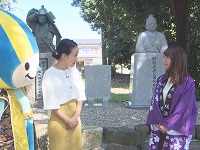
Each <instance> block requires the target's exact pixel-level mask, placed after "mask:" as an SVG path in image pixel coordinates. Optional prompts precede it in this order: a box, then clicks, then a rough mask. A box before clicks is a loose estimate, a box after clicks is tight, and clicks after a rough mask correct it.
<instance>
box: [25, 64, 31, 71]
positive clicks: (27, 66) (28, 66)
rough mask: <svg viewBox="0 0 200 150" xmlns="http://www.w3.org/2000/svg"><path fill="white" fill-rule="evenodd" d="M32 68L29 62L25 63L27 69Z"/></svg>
mask: <svg viewBox="0 0 200 150" xmlns="http://www.w3.org/2000/svg"><path fill="white" fill-rule="evenodd" d="M29 68H30V65H29V63H28V62H26V63H25V69H26V70H28V69H29Z"/></svg>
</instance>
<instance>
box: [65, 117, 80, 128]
mask: <svg viewBox="0 0 200 150" xmlns="http://www.w3.org/2000/svg"><path fill="white" fill-rule="evenodd" d="M78 123H79V122H78V118H77V117H74V116H72V117H71V118H70V120H69V121H68V123H67V125H66V129H67V130H70V129H73V128H76V127H77V125H78Z"/></svg>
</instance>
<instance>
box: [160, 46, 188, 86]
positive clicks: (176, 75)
mask: <svg viewBox="0 0 200 150" xmlns="http://www.w3.org/2000/svg"><path fill="white" fill-rule="evenodd" d="M164 55H165V56H167V57H170V58H171V65H170V67H169V69H166V72H165V76H164V80H165V81H167V80H168V78H169V77H171V82H173V83H174V84H176V85H180V84H181V83H182V82H183V81H184V79H185V77H186V76H187V75H188V73H187V55H186V53H185V50H184V49H183V48H182V47H180V46H171V47H169V48H167V49H166V50H165V51H164Z"/></svg>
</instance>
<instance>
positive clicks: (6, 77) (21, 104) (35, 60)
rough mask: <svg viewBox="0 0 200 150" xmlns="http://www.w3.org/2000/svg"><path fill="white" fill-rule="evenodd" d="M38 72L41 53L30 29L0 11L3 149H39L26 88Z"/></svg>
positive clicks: (0, 128)
mask: <svg viewBox="0 0 200 150" xmlns="http://www.w3.org/2000/svg"><path fill="white" fill-rule="evenodd" d="M39 69H40V68H39V50H38V46H37V43H36V40H35V38H34V36H33V35H32V33H31V31H30V29H29V28H28V26H27V25H26V24H25V23H24V22H23V21H21V20H20V19H19V18H17V17H16V16H15V15H13V14H11V13H9V12H7V11H5V10H3V9H0V149H3V150H37V149H38V144H37V142H36V141H37V138H36V134H35V128H34V123H33V113H32V110H31V107H30V103H29V100H28V98H27V96H26V93H25V88H24V87H25V86H26V85H28V84H30V83H31V80H34V77H35V76H36V73H37V71H39Z"/></svg>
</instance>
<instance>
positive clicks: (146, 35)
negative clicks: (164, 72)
mask: <svg viewBox="0 0 200 150" xmlns="http://www.w3.org/2000/svg"><path fill="white" fill-rule="evenodd" d="M156 28H157V23H156V18H154V15H153V14H150V15H149V18H147V21H146V29H147V30H146V31H144V32H142V33H140V34H139V36H138V39H137V43H136V52H137V53H151V52H152V53H156V52H158V53H159V52H164V51H165V49H167V48H168V45H167V41H166V38H165V35H164V34H163V33H161V32H158V31H156Z"/></svg>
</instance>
